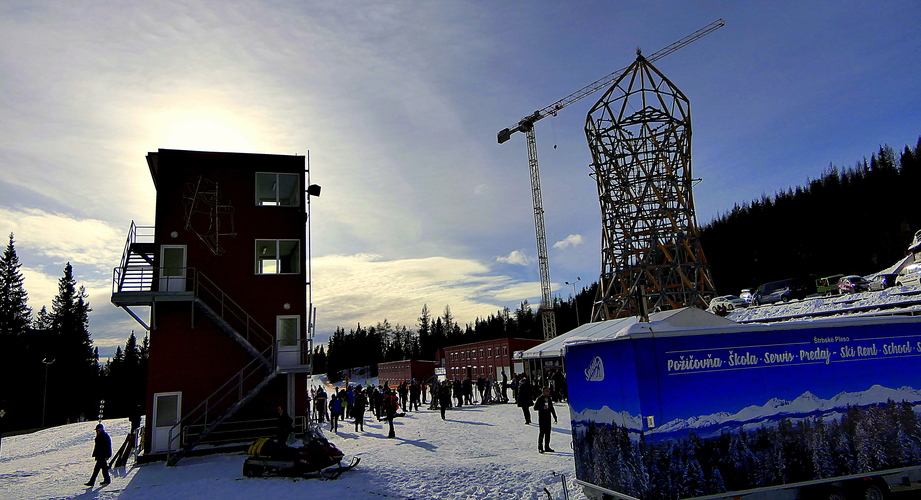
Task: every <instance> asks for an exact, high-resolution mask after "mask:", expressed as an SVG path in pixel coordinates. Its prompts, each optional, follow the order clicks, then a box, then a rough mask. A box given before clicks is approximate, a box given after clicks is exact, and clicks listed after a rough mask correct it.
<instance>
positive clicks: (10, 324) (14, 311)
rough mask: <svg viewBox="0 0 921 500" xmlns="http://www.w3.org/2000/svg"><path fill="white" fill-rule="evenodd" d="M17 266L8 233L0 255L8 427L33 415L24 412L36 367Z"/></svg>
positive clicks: (0, 334) (0, 394)
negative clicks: (30, 345)
mask: <svg viewBox="0 0 921 500" xmlns="http://www.w3.org/2000/svg"><path fill="white" fill-rule="evenodd" d="M21 267H22V264H21V263H20V262H19V256H18V255H17V254H16V247H15V241H14V240H13V233H10V240H9V244H8V245H7V247H6V250H5V251H4V252H3V255H2V256H0V380H2V381H3V382H2V383H0V407H3V408H4V409H5V410H6V411H7V412H8V413H9V415H8V416H7V417H4V424H7V425H8V426H9V427H10V428H15V427H28V426H29V424H30V423H31V422H29V420H30V419H31V418H34V415H28V416H27V413H29V409H31V408H33V407H34V403H35V402H34V401H33V400H30V399H29V398H28V395H29V393H30V391H32V390H33V389H34V387H33V386H34V384H35V376H34V375H35V371H36V369H37V367H38V365H37V364H36V363H34V360H32V359H31V357H30V356H28V355H27V353H26V351H27V348H28V345H27V341H28V339H29V335H27V334H28V328H29V323H30V316H31V311H30V310H29V307H28V305H27V300H28V294H26V290H25V288H24V287H23V282H24V280H23V277H22V272H21V271H20V268H21ZM13 381H16V382H15V383H13Z"/></svg>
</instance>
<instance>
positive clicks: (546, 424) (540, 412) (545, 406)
mask: <svg viewBox="0 0 921 500" xmlns="http://www.w3.org/2000/svg"><path fill="white" fill-rule="evenodd" d="M534 410H536V411H537V425H538V427H539V428H540V432H539V433H538V434H537V452H538V453H543V452H545V451H546V452H549V453H553V448H551V447H550V430H551V429H552V427H550V417H551V416H552V417H553V423H554V424H555V423H556V410H554V409H553V398H552V397H551V396H550V388H549V387H544V389H543V394H541V395H540V396H538V397H537V401H535V402H534Z"/></svg>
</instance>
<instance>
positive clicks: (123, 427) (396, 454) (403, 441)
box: [0, 404, 584, 500]
mask: <svg viewBox="0 0 921 500" xmlns="http://www.w3.org/2000/svg"><path fill="white" fill-rule="evenodd" d="M557 412H558V415H559V416H560V421H559V424H557V425H554V432H553V435H552V438H551V445H552V446H553V448H554V449H556V450H557V453H553V454H543V455H541V454H538V453H537V434H538V429H537V426H536V425H531V426H525V425H524V417H523V416H522V414H521V409H520V408H518V407H516V406H515V405H514V404H506V405H493V406H471V407H464V408H462V409H457V410H451V411H449V412H448V419H447V421H442V420H441V416H440V414H439V413H437V412H434V411H428V410H424V411H421V412H418V413H410V414H408V415H407V416H406V417H405V418H401V419H398V420H397V422H396V425H395V428H396V435H397V438H396V439H387V438H386V437H385V436H386V435H387V428H386V426H385V425H384V423H380V422H376V421H374V422H370V421H368V420H367V419H366V424H365V429H366V431H365V432H364V433H356V432H354V426H350V425H349V424H350V423H351V421H347V422H346V424H345V425H344V426H340V432H339V435H338V436H336V435H334V434H330V433H327V434H328V437H329V438H330V441H332V442H333V443H334V444H336V445H337V446H338V447H339V448H340V449H342V450H343V451H344V452H345V453H346V455H347V456H360V457H362V460H361V464H360V465H359V466H358V467H356V468H355V469H354V470H352V471H350V472H348V473H346V474H344V475H343V476H342V477H341V478H340V479H338V480H336V481H319V480H316V479H310V480H292V479H285V478H259V479H253V478H244V477H242V474H241V468H242V464H243V460H244V458H245V456H244V455H242V454H224V455H211V456H205V457H192V458H187V459H185V460H183V461H182V462H180V464H179V466H178V467H172V468H168V467H165V466H164V465H163V463H151V464H145V465H141V466H137V465H135V466H132V467H129V468H128V469H127V470H126V471H123V472H122V473H121V477H115V478H113V480H112V484H110V485H108V486H105V487H102V488H100V487H98V486H97V487H95V488H87V487H85V486H83V483H84V482H86V481H87V479H88V478H89V475H90V473H91V472H92V469H93V461H92V459H91V458H90V453H91V452H92V448H93V445H92V439H93V427H94V426H95V424H96V422H84V423H78V424H71V425H66V426H61V427H55V428H51V429H46V430H44V431H39V432H36V433H33V434H28V435H22V436H14V437H6V438H3V442H2V448H0V498H2V499H3V500H19V499H22V500H26V499H28V500H33V499H63V498H79V499H115V498H119V499H126V500H135V499H167V498H169V499H207V500H216V499H235V498H241V499H244V498H245V499H253V498H272V499H275V498H310V499H311V500H325V499H329V500H345V499H353V498H354V499H361V498H373V499H382V498H389V499H409V498H413V499H439V500H449V499H469V498H503V499H505V498H508V499H530V500H538V499H546V498H547V494H546V493H544V492H543V489H544V488H546V489H547V490H548V491H549V492H550V494H551V496H552V498H554V499H562V498H563V486H562V482H561V476H560V474H564V475H565V476H566V479H567V480H568V481H567V482H568V493H569V498H571V499H573V500H577V499H584V496H583V494H582V491H581V489H579V488H577V487H576V486H575V484H574V483H573V479H574V465H573V456H572V449H571V445H570V443H571V439H570V433H571V432H570V429H569V420H568V418H567V416H568V410H567V407H566V405H557ZM532 413H533V412H532ZM534 421H535V422H536V418H535V419H534ZM104 424H105V425H106V428H107V430H108V431H109V434H110V435H111V436H112V444H113V447H117V446H119V445H120V444H121V442H122V440H123V439H124V436H125V434H126V433H127V431H128V423H127V420H124V421H121V420H117V421H104ZM327 429H328V427H327Z"/></svg>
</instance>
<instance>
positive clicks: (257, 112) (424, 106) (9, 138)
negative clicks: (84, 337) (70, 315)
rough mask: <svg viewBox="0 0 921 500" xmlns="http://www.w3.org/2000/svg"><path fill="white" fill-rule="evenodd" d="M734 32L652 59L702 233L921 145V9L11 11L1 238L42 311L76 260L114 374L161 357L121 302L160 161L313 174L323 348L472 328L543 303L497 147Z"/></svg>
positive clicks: (521, 185)
mask: <svg viewBox="0 0 921 500" xmlns="http://www.w3.org/2000/svg"><path fill="white" fill-rule="evenodd" d="M718 18H723V19H724V20H725V22H726V26H725V27H723V28H721V29H719V30H717V31H716V32H714V33H712V34H710V35H708V36H706V37H704V38H702V39H700V40H698V41H696V42H694V43H693V44H691V45H689V46H687V47H685V48H683V49H681V50H679V51H678V52H676V53H674V54H672V55H670V56H668V57H666V58H664V59H661V60H659V61H657V62H656V63H655V66H656V67H657V68H658V69H659V70H660V71H662V72H663V73H664V74H665V75H666V76H667V77H668V78H669V79H670V80H671V81H672V82H673V83H674V84H675V85H676V86H677V87H678V88H680V89H681V90H682V91H683V92H684V93H685V94H686V95H687V96H688V98H689V99H690V102H691V113H692V129H693V136H692V137H693V138H692V172H693V176H694V177H695V178H696V179H700V181H699V182H698V183H697V184H696V186H695V192H694V201H695V206H696V210H697V218H698V220H699V222H700V223H701V224H705V223H707V222H708V221H710V220H712V219H713V218H714V217H715V216H718V215H719V214H721V213H724V212H726V211H728V210H731V209H732V207H733V205H734V204H736V203H739V204H741V203H743V202H746V201H749V200H752V199H757V198H760V197H761V196H762V194H767V195H771V194H774V193H775V192H777V191H779V190H782V189H787V188H789V187H791V186H796V185H803V184H805V183H806V182H808V180H809V179H811V178H816V177H819V176H820V175H821V174H822V172H823V171H825V170H826V169H827V168H828V166H829V165H830V164H835V165H838V166H852V165H854V164H855V163H856V162H857V161H859V160H860V159H861V158H863V157H864V156H867V155H869V154H871V153H873V152H874V151H875V150H877V149H878V148H879V146H880V145H882V144H887V143H888V144H890V145H892V146H893V147H895V148H897V149H901V148H902V147H904V146H905V145H906V144H910V145H912V146H913V145H915V144H916V143H917V141H918V137H919V135H921V78H918V76H919V74H918V69H917V64H916V61H917V55H918V54H919V53H921V31H919V30H918V29H917V19H919V18H921V4H919V3H918V2H915V1H887V2H847V1H844V2H842V1H834V2H832V1H828V2H758V1H752V2H735V1H709V2H685V1H648V2H630V3H627V2H605V1H597V2H593V1H574V2H565V3H560V2H550V1H508V2H487V1H458V2H410V1H400V0H395V1H386V2H383V1H382V2H375V1H358V2H346V3H343V2H318V1H309V0H308V1H298V2H291V1H276V2H239V1H221V2H216V1H208V0H199V1H196V2H183V1H171V2H156V3H149V4H138V3H136V2H129V3H120V2H100V1H92V0H88V1H82V2H47V1H17V0H9V1H5V2H3V3H2V4H0V75H3V76H2V78H0V233H2V234H3V236H4V243H5V242H6V238H5V237H6V235H8V234H9V233H10V232H12V233H14V234H15V239H16V249H17V252H18V254H19V257H20V260H21V261H22V264H23V268H22V270H23V274H24V276H25V287H26V290H27V291H28V293H29V297H30V306H31V307H32V308H33V310H35V311H38V310H39V309H41V307H42V306H43V305H45V306H48V307H49V308H50V305H51V299H52V298H53V296H54V295H55V293H56V291H57V280H58V279H59V278H60V276H61V274H62V272H63V268H64V265H65V263H66V262H71V264H72V265H73V266H74V272H75V275H76V278H77V280H78V282H79V284H81V285H83V286H85V287H86V288H87V291H88V293H89V296H90V298H89V301H90V304H91V306H92V307H93V309H94V310H93V312H92V313H91V316H90V329H91V332H92V335H93V339H94V342H95V345H96V346H97V347H99V349H100V354H101V355H102V356H104V357H105V356H107V355H110V354H111V352H112V351H114V349H115V347H116V346H117V345H123V344H124V342H125V339H126V338H127V336H128V334H129V333H130V331H131V330H135V331H136V332H137V334H138V335H142V329H141V327H140V325H139V324H137V323H136V322H135V321H134V320H133V319H131V318H130V317H129V316H128V315H127V314H126V313H124V312H122V311H120V310H118V309H117V308H115V307H114V306H113V305H111V303H110V302H109V299H110V293H111V292H110V290H111V279H112V268H113V267H115V266H116V265H118V263H119V260H120V257H121V252H122V249H123V246H124V241H125V237H126V235H127V231H128V228H129V226H130V224H131V221H132V220H134V221H136V222H137V223H138V224H140V225H152V224H153V223H154V220H153V218H154V201H155V195H156V192H155V190H154V187H153V184H152V182H151V180H150V175H149V173H148V170H147V166H146V163H145V160H144V157H145V155H146V154H147V153H148V152H150V151H156V150H157V149H159V148H165V149H189V150H204V151H235V152H254V153H272V154H292V155H293V154H301V155H306V154H309V157H310V174H311V182H312V183H315V184H319V185H321V186H322V193H321V196H320V197H319V198H315V199H313V200H312V204H311V209H312V210H311V228H312V246H313V248H312V257H313V260H312V268H313V280H312V282H313V289H312V296H313V302H314V305H315V306H316V307H317V334H318V339H319V340H322V339H324V338H326V336H328V335H329V334H330V333H331V332H332V331H334V330H335V328H336V326H342V327H344V328H346V329H347V330H348V329H351V328H355V327H356V326H357V325H358V324H359V323H360V324H362V325H363V326H372V325H374V324H376V323H378V322H380V321H382V320H384V319H387V320H388V321H389V322H390V323H392V324H394V323H395V324H401V325H405V326H408V327H410V328H412V327H415V325H416V324H417V322H418V317H419V316H420V315H421V310H422V307H423V305H427V306H428V308H429V310H430V311H431V313H432V314H433V315H440V314H442V313H443V312H444V308H445V306H446V305H447V306H450V308H451V312H452V314H453V316H454V317H455V319H456V320H457V321H459V322H460V323H461V324H462V325H463V324H465V323H472V322H473V321H474V320H475V319H476V318H477V317H481V318H485V317H487V316H488V315H490V314H494V313H496V312H497V311H498V310H499V309H500V308H502V307H509V308H511V309H512V310H514V309H515V308H517V307H518V306H519V304H520V303H521V302H522V301H525V300H527V301H528V302H529V303H531V304H534V305H536V304H538V303H539V302H540V276H539V271H538V266H537V261H536V254H537V250H536V247H537V245H536V243H535V236H534V234H535V231H534V222H533V211H532V207H531V190H530V184H529V175H528V163H527V149H526V145H525V141H524V137H523V136H522V135H521V134H516V135H515V136H513V138H512V140H510V141H508V142H507V143H505V144H502V145H499V144H497V141H496V133H497V132H498V131H499V130H500V129H502V128H505V127H508V126H511V125H513V124H516V123H517V122H518V120H519V119H521V118H522V117H524V116H525V115H528V114H530V113H532V112H533V111H534V110H536V109H540V108H542V107H544V106H547V105H549V104H551V103H553V102H555V101H557V100H558V99H561V98H563V97H565V96H567V95H569V94H570V93H572V92H574V91H576V90H578V89H580V88H582V87H583V86H585V85H587V84H589V83H591V82H593V81H595V80H597V79H599V78H601V77H603V76H605V75H607V74H609V73H612V72H613V71H616V70H618V69H621V68H624V67H626V66H628V65H629V64H630V63H631V62H632V61H633V60H634V59H635V57H636V56H635V51H636V49H637V48H638V47H639V48H641V49H643V51H644V52H645V53H647V54H651V53H653V52H655V51H656V50H658V49H660V48H662V47H665V46H666V45H668V44H670V43H672V42H674V41H676V40H678V39H680V38H682V37H684V36H686V35H688V34H690V33H692V32H693V31H695V30H697V29H699V28H701V27H703V26H705V25H707V24H709V23H710V22H712V21H714V20H716V19H718ZM600 97H601V93H600V92H599V93H598V94H597V95H593V96H590V97H587V98H585V99H583V100H581V101H579V102H578V103H575V104H573V105H571V106H569V107H568V108H566V109H564V110H562V111H561V112H560V113H559V115H558V116H556V117H550V118H547V119H545V120H543V121H541V122H540V123H538V124H537V126H536V135H537V144H538V157H539V160H540V171H541V186H542V198H543V205H544V210H545V215H544V216H545V221H546V234H547V246H548V249H549V262H550V276H551V281H552V282H553V293H554V294H555V295H558V296H559V297H561V298H562V299H563V300H568V299H569V298H570V296H571V295H572V293H573V288H572V287H571V286H568V285H565V282H566V281H570V282H572V281H575V280H576V278H577V277H578V278H581V283H586V284H590V283H592V282H594V281H597V279H598V276H599V274H600V271H601V262H600V245H601V224H600V221H601V218H600V215H601V214H600V205H599V202H598V196H597V188H596V185H595V182H594V180H593V179H592V178H591V177H590V176H589V174H590V173H591V168H590V166H589V164H590V163H591V156H590V152H589V150H588V146H587V143H586V140H585V135H584V131H583V127H584V123H585V118H586V116H585V115H586V113H587V111H588V109H589V108H590V107H591V105H592V104H594V103H595V101H596V100H597V99H598V98H600ZM704 251H705V252H706V248H705V249H704ZM716 285H717V288H718V289H719V283H717V284H716ZM718 291H720V290H718ZM720 292H721V293H735V292H736V291H732V290H729V291H720Z"/></svg>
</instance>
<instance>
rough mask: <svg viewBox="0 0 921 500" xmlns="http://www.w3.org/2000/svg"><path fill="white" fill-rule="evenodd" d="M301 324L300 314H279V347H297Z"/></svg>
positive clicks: (277, 333) (277, 336)
mask: <svg viewBox="0 0 921 500" xmlns="http://www.w3.org/2000/svg"><path fill="white" fill-rule="evenodd" d="M300 325H301V317H300V316H278V317H277V324H276V329H277V332H276V334H275V335H276V338H277V340H278V347H296V346H297V337H298V332H299V331H300Z"/></svg>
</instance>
